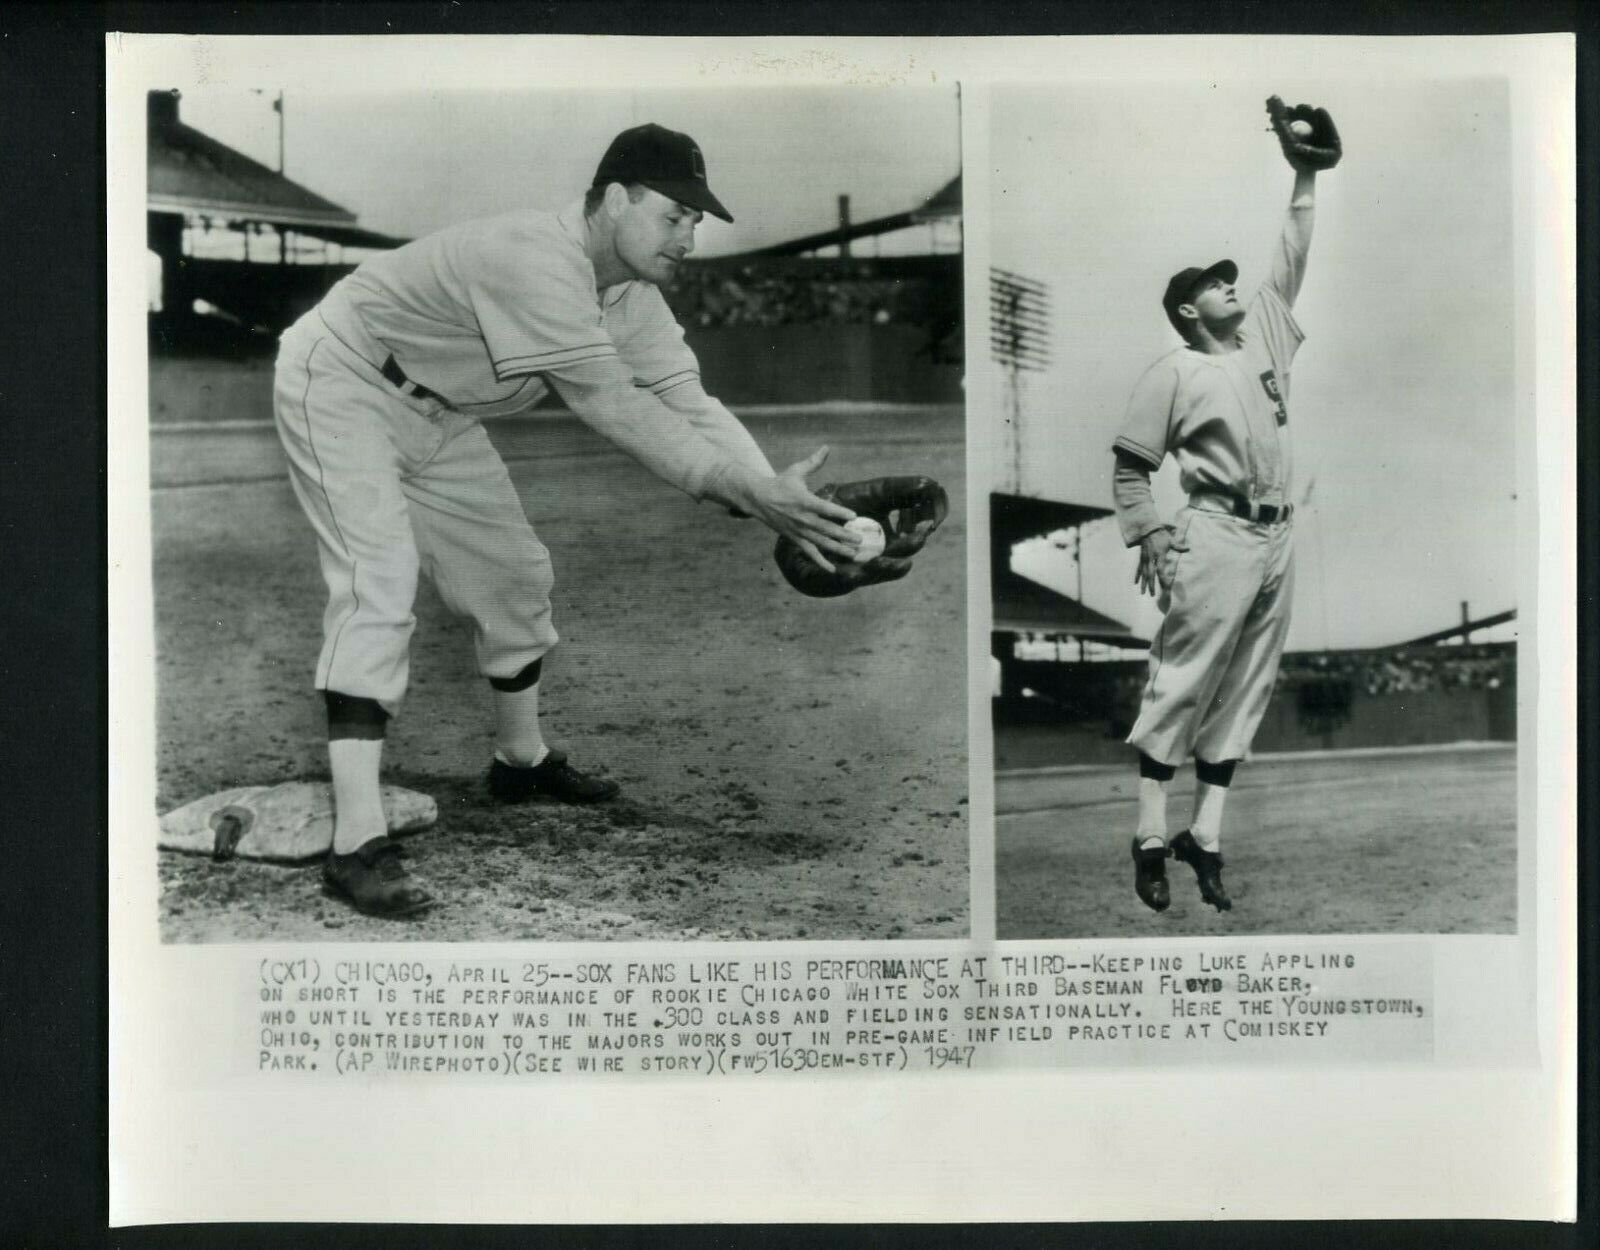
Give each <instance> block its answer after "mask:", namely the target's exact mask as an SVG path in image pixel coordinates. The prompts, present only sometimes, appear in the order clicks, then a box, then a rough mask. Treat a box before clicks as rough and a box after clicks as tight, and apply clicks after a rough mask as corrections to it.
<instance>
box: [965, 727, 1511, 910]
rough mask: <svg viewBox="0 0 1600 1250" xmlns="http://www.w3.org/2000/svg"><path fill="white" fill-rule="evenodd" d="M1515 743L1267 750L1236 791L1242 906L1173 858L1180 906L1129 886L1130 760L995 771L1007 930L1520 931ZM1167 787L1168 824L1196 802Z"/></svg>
mask: <svg viewBox="0 0 1600 1250" xmlns="http://www.w3.org/2000/svg"><path fill="white" fill-rule="evenodd" d="M1516 772H1517V756H1516V748H1515V747H1514V746H1510V745H1505V746H1501V745H1493V746H1483V747H1462V748H1453V749H1452V748H1440V749H1437V750H1427V751H1390V752H1382V753H1373V754H1359V755H1357V754H1349V755H1332V756H1321V757H1318V756H1281V757H1273V756H1263V757H1261V758H1260V759H1256V760H1250V761H1247V762H1246V763H1245V764H1244V765H1242V766H1241V767H1240V770H1239V774H1238V776H1237V777H1236V778H1235V780H1234V784H1233V788H1232V793H1231V794H1230V796H1229V798H1228V805H1227V810H1226V815H1225V832H1224V835H1223V846H1222V851H1223V858H1224V859H1225V860H1226V863H1227V867H1226V869H1225V870H1224V874H1223V879H1224V880H1225V881H1226V882H1227V885H1228V890H1229V893H1230V894H1231V895H1232V896H1233V910H1232V911H1229V912H1225V913H1219V912H1217V911H1215V910H1213V909H1212V908H1211V907H1208V906H1206V905H1205V904H1204V903H1202V902H1201V901H1200V895H1199V891H1198V889H1197V888H1196V886H1195V882H1194V872H1193V870H1191V869H1190V868H1189V867H1188V866H1187V865H1185V864H1181V863H1178V862H1176V861H1172V862H1170V863H1169V864H1168V868H1167V874H1168V878H1169V879H1170V881H1171V883H1172V906H1171V908H1170V909H1168V910H1167V911H1165V912H1163V913H1161V914H1160V915H1157V914H1156V913H1154V912H1151V911H1149V910H1148V909H1147V908H1146V907H1145V906H1144V905H1143V904H1142V903H1140V902H1139V900H1138V899H1137V898H1136V897H1135V896H1134V893H1133V860H1132V857H1131V856H1130V854H1129V847H1130V845H1131V840H1132V835H1133V826H1134V817H1135V797H1136V785H1137V780H1138V778H1137V776H1136V774H1135V772H1134V770H1133V769H1132V768H1131V767H1130V766H1128V765H1126V764H1124V765H1122V766H1120V767H1117V768H1114V769H1101V768H1088V769H1083V770H1071V771H1065V770H1056V771H1051V772H1037V773H1032V774H1029V773H1013V774H1010V775H1004V776H1001V777H1000V778H998V779H997V784H996V794H995V805H996V809H997V810H996V816H995V888H996V903H995V915H996V928H997V932H998V936H999V937H1001V938H1071V937H1189V936H1196V935H1209V934H1228V935H1238V934H1255V933H1515V932H1516V931H1517V817H1516ZM1193 795H1194V780H1193V773H1192V771H1191V770H1189V769H1184V770H1183V771H1181V772H1180V773H1179V774H1178V778H1177V780H1176V781H1174V783H1173V786H1172V793H1171V797H1170V801H1169V803H1168V809H1167V820H1168V825H1169V828H1170V829H1171V831H1172V832H1173V833H1177V832H1178V831H1179V830H1181V829H1182V828H1184V824H1185V821H1186V820H1187V818H1188V815H1189V813H1190V811H1191V810H1192V808H1193V803H1194V799H1193Z"/></svg>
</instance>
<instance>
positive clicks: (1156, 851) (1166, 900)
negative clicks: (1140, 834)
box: [1133, 838, 1172, 911]
mask: <svg viewBox="0 0 1600 1250" xmlns="http://www.w3.org/2000/svg"><path fill="white" fill-rule="evenodd" d="M1133 892H1134V893H1135V894H1137V895H1138V896H1139V901H1140V902H1142V903H1143V904H1144V905H1145V906H1146V907H1148V908H1149V909H1150V910H1151V911H1166V910H1167V907H1168V905H1169V904H1170V903H1171V902H1172V891H1171V890H1170V889H1169V888H1168V886H1167V848H1166V847H1165V846H1151V847H1142V846H1140V845H1139V839H1138V838H1135V839H1134V840H1133Z"/></svg>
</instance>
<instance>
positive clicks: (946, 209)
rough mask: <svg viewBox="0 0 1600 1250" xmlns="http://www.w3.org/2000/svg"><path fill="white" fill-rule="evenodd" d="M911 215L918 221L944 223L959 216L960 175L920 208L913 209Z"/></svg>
mask: <svg viewBox="0 0 1600 1250" xmlns="http://www.w3.org/2000/svg"><path fill="white" fill-rule="evenodd" d="M911 215H912V216H913V217H915V218H916V219H917V220H918V221H944V220H947V219H949V218H951V217H959V216H961V175H960V174H957V175H956V176H955V177H954V178H952V179H950V181H949V182H947V183H945V184H944V186H942V187H940V188H939V190H938V191H937V192H936V193H935V194H934V195H933V196H932V197H931V198H930V199H929V200H928V201H927V203H925V204H924V205H923V206H922V207H921V208H918V209H913V210H912V214H911Z"/></svg>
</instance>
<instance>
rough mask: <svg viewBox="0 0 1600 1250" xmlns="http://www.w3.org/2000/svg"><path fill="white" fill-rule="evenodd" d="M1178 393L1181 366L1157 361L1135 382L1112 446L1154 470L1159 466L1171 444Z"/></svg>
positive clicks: (1166, 361) (1165, 360) (1163, 360)
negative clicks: (1174, 404)
mask: <svg viewBox="0 0 1600 1250" xmlns="http://www.w3.org/2000/svg"><path fill="white" fill-rule="evenodd" d="M1177 395H1178V370H1177V368H1176V367H1175V366H1174V365H1173V364H1172V362H1171V361H1170V360H1167V359H1162V360H1158V361H1156V363H1155V364H1153V365H1151V366H1150V367H1149V368H1148V369H1146V370H1145V371H1144V374H1143V376H1141V377H1140V379H1139V380H1138V382H1136V383H1134V387H1133V395H1132V396H1131V397H1130V398H1129V400H1128V411H1127V414H1126V415H1125V416H1124V417H1123V419H1122V428H1121V430H1120V431H1119V432H1118V434H1117V437H1116V440H1115V441H1114V442H1113V443H1112V444H1111V445H1112V446H1113V447H1114V448H1116V449H1117V450H1118V451H1120V452H1123V453H1125V454H1127V455H1130V456H1132V457H1133V458H1134V459H1136V460H1141V461H1143V462H1144V463H1145V464H1147V465H1149V466H1150V467H1151V468H1152V469H1159V468H1160V467H1161V462H1162V460H1164V459H1165V458H1166V455H1167V449H1168V447H1170V446H1171V440H1172V422H1173V403H1174V401H1175V400H1176V399H1177Z"/></svg>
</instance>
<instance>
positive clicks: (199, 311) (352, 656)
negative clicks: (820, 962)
mask: <svg viewBox="0 0 1600 1250" xmlns="http://www.w3.org/2000/svg"><path fill="white" fill-rule="evenodd" d="M262 73H263V77H262V80H261V81H260V82H259V83H257V82H253V81H251V82H245V81H229V82H227V83H225V84H223V83H212V84H205V85H202V86H199V87H191V88H190V89H188V90H181V91H180V90H168V89H165V88H160V89H152V90H150V91H149V92H148V93H147V100H146V104H147V118H146V126H147V149H146V170H147V177H148V183H147V205H146V208H147V221H148V248H147V253H146V266H147V290H146V300H147V316H148V326H149V356H148V365H149V390H148V420H149V449H150V450H149V456H150V460H149V490H150V515H151V526H152V534H151V548H152V568H151V574H152V585H153V610H154V620H155V650H156V677H155V698H156V725H155V740H156V767H157V807H158V809H159V815H160V822H159V839H160V846H161V850H160V853H159V857H158V868H159V873H160V903H159V906H160V925H161V932H162V936H163V937H164V939H166V940H168V941H173V942H217V941H251V940H265V939H316V940H344V939H355V940H369V941H370V940H384V941H409V940H424V939H425V940H434V941H438V940H446V941H458V940H478V941H484V940H517V941H538V940H557V939H563V940H603V939H614V940H630V941H640V940H674V939H679V940H693V939H702V940H704V939H719V938H721V939H729V938H741V939H747V940H750V939H758V940H775V939H823V938H939V937H950V938H954V937H964V936H966V935H967V932H968V909H967V895H968V884H967V881H968V855H967V827H968V820H967V812H968V808H967V751H966V699H965V691H966V685H965V683H966V676H965V670H964V655H965V650H964V648H965V639H966V578H965V565H964V561H965V539H964V534H965V525H964V522H963V512H964V506H965V505H964V493H965V476H964V474H965V464H964V448H965V442H964V409H963V402H962V395H963V391H962V379H963V351H964V344H963V317H962V274H961V259H962V220H961V178H960V173H961V167H960V130H959V102H958V96H957V92H956V90H955V88H954V86H953V85H951V86H943V85H928V86H923V87H915V88H907V89H902V90H895V91H885V90H878V89H871V88H867V87H861V88H849V87H845V88H832V87H801V88H780V89H774V90H770V91H763V90H757V89H750V90H700V91H696V90H692V89H691V90H645V89H633V90H625V89H620V88H618V89H610V88H607V87H604V86H603V85H599V84H597V86H596V88H595V89H594V90H588V91H577V90H563V91H544V92H540V91H533V90H528V91H482V92H469V91H460V90H455V91H444V92H440V91H429V90H424V89H422V88H420V87H408V88H406V89H400V88H399V87H398V86H397V87H396V88H394V89H377V88H371V87H368V88H367V89H364V90H360V91H352V90H349V89H347V88H344V87H342V86H341V84H339V83H335V82H330V83H328V84H327V89H326V90H322V91H318V90H315V89H306V88H305V87H304V86H299V87H296V88H295V89H294V90H292V91H286V90H284V89H283V88H282V87H280V86H277V85H275V84H274V83H273V82H272V81H271V80H270V71H269V70H267V69H266V68H265V66H264V67H263V71H262Z"/></svg>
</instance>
